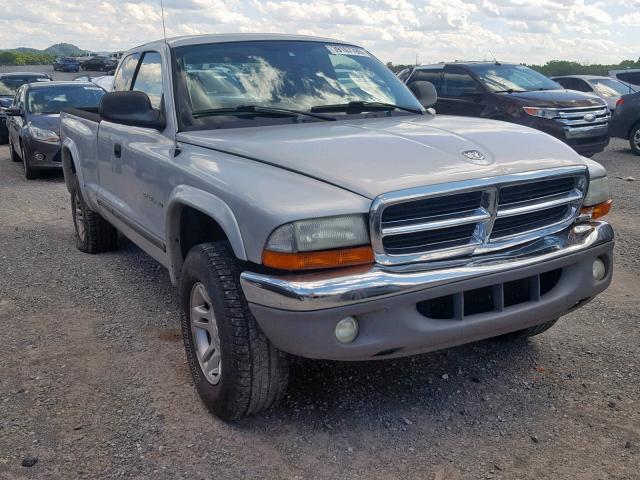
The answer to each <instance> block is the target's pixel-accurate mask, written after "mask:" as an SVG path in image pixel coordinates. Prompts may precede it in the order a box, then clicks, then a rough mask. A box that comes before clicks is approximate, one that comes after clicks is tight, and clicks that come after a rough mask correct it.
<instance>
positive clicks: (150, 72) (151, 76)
mask: <svg viewBox="0 0 640 480" xmlns="http://www.w3.org/2000/svg"><path fill="white" fill-rule="evenodd" d="M131 90H136V91H138V92H144V93H146V94H147V95H149V98H150V99H151V105H153V107H154V108H160V106H161V104H162V95H163V93H164V90H163V88H162V62H161V58H160V54H159V53H158V52H146V53H145V54H144V56H143V57H142V60H141V62H140V67H139V68H138V73H137V74H136V78H135V79H134V81H133V87H131Z"/></svg>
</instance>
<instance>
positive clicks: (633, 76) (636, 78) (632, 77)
mask: <svg viewBox="0 0 640 480" xmlns="http://www.w3.org/2000/svg"><path fill="white" fill-rule="evenodd" d="M617 76H618V80H622V81H623V82H627V83H633V84H634V85H640V72H623V73H618V74H617Z"/></svg>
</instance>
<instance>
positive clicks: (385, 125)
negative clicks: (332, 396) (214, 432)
mask: <svg viewBox="0 0 640 480" xmlns="http://www.w3.org/2000/svg"><path fill="white" fill-rule="evenodd" d="M114 90H115V91H113V92H110V93H107V94H105V95H104V96H103V98H102V100H101V103H100V107H99V108H98V109H70V110H67V111H66V112H65V113H63V114H62V120H61V137H62V161H63V169H64V176H65V182H66V185H67V189H68V190H69V192H70V197H71V207H72V208H71V212H72V218H73V223H74V226H75V233H76V242H77V247H78V248H79V249H80V250H81V251H83V252H87V253H91V254H94V253H98V252H105V251H108V250H112V249H114V248H116V247H117V242H118V232H120V233H121V234H123V235H124V236H126V237H128V238H129V239H130V240H131V241H133V242H134V243H135V244H137V245H138V246H139V247H140V248H141V249H142V250H143V251H145V252H146V253H148V254H149V255H150V256H152V257H153V258H155V259H156V260H157V261H158V262H160V264H162V265H163V266H164V267H166V268H167V269H168V272H169V275H170V278H171V280H172V282H173V283H174V284H176V285H177V286H178V292H179V293H178V297H179V307H180V316H181V318H180V321H181V325H182V333H183V339H184V344H185V348H186V354H187V359H188V364H189V367H190V370H191V373H192V375H193V379H194V384H195V386H196V389H197V391H198V393H199V395H200V397H201V398H202V400H203V402H204V403H205V404H206V405H207V406H208V408H209V409H210V410H211V411H212V412H213V413H214V414H215V415H217V416H219V417H220V418H222V419H225V420H229V419H234V418H238V417H242V416H246V415H250V414H254V413H256V412H258V411H260V410H263V409H265V408H268V407H270V406H271V405H273V404H274V403H275V402H276V401H277V400H278V399H280V398H281V397H282V396H283V394H284V392H285V389H286V387H287V379H288V362H289V360H290V359H291V358H292V356H300V357H307V358H311V359H330V360H360V361H362V360H376V359H386V358H392V357H399V356H405V355H414V354H419V353H423V352H429V351H433V350H436V349H443V348H447V347H451V346H455V345H460V344H463V343H466V342H473V341H477V340H481V339H485V338H489V337H495V336H504V337H505V338H517V337H527V336H532V335H536V334H539V333H541V332H543V331H545V330H546V329H548V328H549V327H551V326H552V325H553V323H554V322H555V321H556V320H557V319H558V318H559V317H560V316H562V315H565V314H567V313H568V312H571V311H572V310H574V309H576V308H578V307H579V306H581V305H583V304H585V302H588V301H589V300H590V299H592V298H593V297H594V296H595V295H597V294H598V293H600V292H602V291H603V290H604V289H605V288H606V287H607V286H608V285H609V282H610V280H611V275H612V262H613V259H612V250H613V242H614V234H613V230H612V228H611V226H610V225H609V224H608V223H606V222H604V221H602V219H601V218H602V217H603V216H604V215H606V214H607V212H608V211H609V209H610V207H611V201H610V198H609V190H608V184H607V176H606V171H605V169H604V168H603V167H602V166H600V165H599V164H597V163H596V162H593V161H591V160H589V159H586V158H584V157H582V156H580V155H578V154H577V153H576V152H574V151H573V150H572V149H571V148H570V147H569V146H567V145H566V144H564V143H563V142H562V141H560V140H558V139H556V138H553V137H551V136H549V135H547V134H545V133H542V132H539V131H537V130H533V129H530V128H527V127H523V126H520V125H514V124H510V123H506V122H499V121H493V120H486V119H477V118H464V117H453V116H445V115H436V114H434V113H433V111H432V110H430V109H428V107H429V105H432V104H434V103H435V101H436V95H435V89H434V87H433V85H432V84H430V83H429V82H426V81H425V82H414V83H412V84H411V90H410V89H409V88H408V87H407V86H405V85H404V84H403V83H402V82H401V81H400V80H398V79H397V78H396V77H395V76H394V75H393V74H392V73H391V72H390V71H389V70H388V69H387V68H386V67H385V66H384V65H383V64H382V63H381V62H380V61H379V60H377V59H376V58H375V57H374V56H373V55H372V54H371V53H370V52H368V51H367V50H366V49H364V48H361V47H359V46H357V45H352V44H350V43H344V42H340V41H336V40H335V39H325V38H316V37H306V36H290V35H257V34H242V35H240V34H238V35H236V34H226V35H205V36H192V37H179V38H173V39H168V40H162V41H158V42H154V43H149V44H146V45H143V46H140V47H137V48H134V49H132V50H130V51H128V52H127V53H126V54H124V55H123V57H122V61H121V62H120V64H119V66H118V70H117V72H116V74H115V81H114ZM425 106H426V107H427V108H426V109H425ZM575 328H580V325H577V324H576V325H575Z"/></svg>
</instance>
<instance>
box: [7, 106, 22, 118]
mask: <svg viewBox="0 0 640 480" xmlns="http://www.w3.org/2000/svg"><path fill="white" fill-rule="evenodd" d="M4 112H5V113H6V114H7V117H21V116H22V113H23V112H22V109H21V108H18V107H9V108H6V109H5V111H4Z"/></svg>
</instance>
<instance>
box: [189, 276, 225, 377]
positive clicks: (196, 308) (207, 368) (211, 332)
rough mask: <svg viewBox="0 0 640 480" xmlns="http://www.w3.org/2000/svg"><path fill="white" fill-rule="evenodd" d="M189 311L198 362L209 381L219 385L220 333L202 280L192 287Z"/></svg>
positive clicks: (220, 366)
mask: <svg viewBox="0 0 640 480" xmlns="http://www.w3.org/2000/svg"><path fill="white" fill-rule="evenodd" d="M189 311H190V320H191V334H192V336H193V345H194V348H195V350H196V357H197V358H198V363H199V364H200V368H201V369H202V372H203V373H204V376H205V378H206V379H207V381H208V382H209V383H210V384H212V385H217V384H218V382H219V381H220V376H221V374H222V363H221V352H220V335H219V333H218V324H217V322H216V315H215V313H214V311H213V305H212V304H211V299H210V298H209V294H208V293H207V289H206V288H205V286H204V285H203V284H202V283H200V282H196V283H195V284H194V285H193V287H192V289H191V298H190V308H189Z"/></svg>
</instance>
